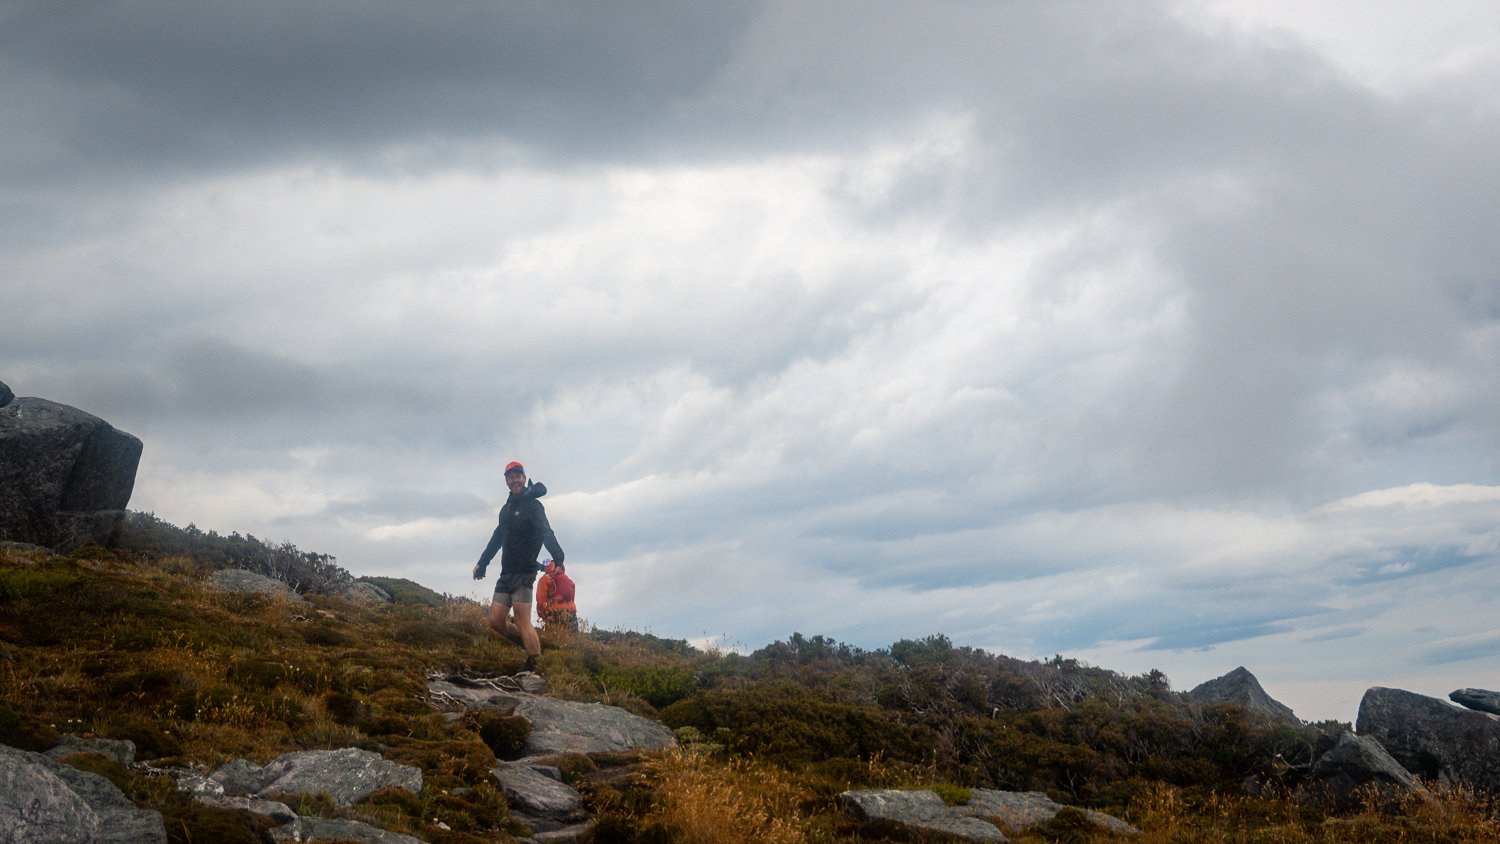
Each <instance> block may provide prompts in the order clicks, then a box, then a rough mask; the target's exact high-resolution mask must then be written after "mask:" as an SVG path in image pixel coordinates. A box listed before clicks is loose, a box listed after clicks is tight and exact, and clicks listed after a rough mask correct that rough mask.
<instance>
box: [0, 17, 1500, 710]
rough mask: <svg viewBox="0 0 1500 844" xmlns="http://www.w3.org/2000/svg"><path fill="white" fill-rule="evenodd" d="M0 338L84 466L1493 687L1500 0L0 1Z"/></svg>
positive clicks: (275, 504) (624, 624)
mask: <svg viewBox="0 0 1500 844" xmlns="http://www.w3.org/2000/svg"><path fill="white" fill-rule="evenodd" d="M0 132H3V137H4V138H5V139H6V140H5V143H4V144H0V325H3V328H0V381H3V382H4V383H6V384H8V385H9V386H10V387H11V388H12V389H13V390H14V391H15V392H16V394H17V395H21V396H39V397H43V398H48V399H52V400H54V401H60V402H64V403H67V404H71V405H74V406H76V407H80V408H82V409H84V410H87V411H89V412H90V413H93V414H95V415H98V416H100V417H102V418H104V419H106V420H108V421H109V422H111V423H112V424H114V425H115V426H116V427H118V428H120V429H122V430H125V431H128V432H130V433H132V434H134V435H136V436H138V437H140V438H141V439H142V441H143V442H144V444H145V450H144V453H143V456H142V458H141V463H140V468H139V471H138V474H137V479H136V485H135V491H134V495H133V497H132V499H131V502H130V507H131V509H134V510H139V511H144V512H151V513H155V514H156V515H157V516H159V517H160V518H163V519H165V520H167V521H169V522H172V523H173V524H177V525H179V526H186V525H188V524H195V525H197V526H198V527H199V528H202V529H204V530H217V531H219V532H221V533H230V532H239V533H246V534H251V535H254V536H257V537H260V538H263V539H267V540H270V541H274V542H278V543H279V542H291V543H293V544H295V545H297V546H298V547H299V548H301V549H303V550H308V551H316V552H320V553H327V554H331V555H333V556H335V557H336V558H337V559H338V562H339V564H340V565H341V566H343V567H344V568H346V569H348V570H349V571H351V572H352V573H354V574H356V575H365V576H369V575H380V576H389V577H404V578H409V579H411V580H415V581H417V582H419V583H421V584H423V585H426V586H428V587H430V588H433V589H436V590H439V591H442V592H446V593H449V594H454V595H467V596H472V597H474V598H478V599H487V597H488V594H489V589H490V588H491V586H492V581H488V580H487V581H485V582H482V583H480V582H476V581H474V580H473V579H472V577H471V574H470V570H471V567H472V566H473V564H474V562H475V560H476V559H477V558H478V556H479V553H480V551H481V550H482V549H483V547H484V545H485V542H486V541H487V539H488V537H489V534H490V531H491V530H492V529H493V526H494V522H495V515H496V511H497V509H498V507H499V506H500V504H501V503H502V502H503V500H504V496H505V488H504V484H503V480H502V477H501V472H502V470H503V467H504V466H505V464H506V463H508V462H509V461H511V460H519V461H521V462H523V463H524V464H526V466H527V467H528V469H529V472H530V475H531V477H532V479H533V480H536V481H540V482H542V483H544V484H546V486H547V487H548V489H549V494H548V495H547V496H546V497H545V498H544V499H543V502H544V503H545V505H546V507H547V513H548V515H549V517H550V519H551V521H552V524H553V527H554V528H555V529H556V532H557V536H558V539H559V540H560V542H561V544H562V546H563V548H564V549H565V551H566V553H567V561H568V565H569V573H570V574H571V575H572V576H573V577H574V579H575V580H576V581H577V583H578V591H579V606H580V614H581V615H582V616H583V617H584V618H585V619H587V620H588V622H589V623H591V624H593V625H594V626H596V627H600V628H605V629H617V628H623V629H631V630H642V631H649V632H651V633H654V634H656V635H658V636H664V637H670V638H683V639H688V640H690V641H693V642H695V643H699V644H703V645H705V646H713V647H718V648H722V649H733V650H741V651H744V650H751V649H755V648H759V647H762V646H764V645H765V644H768V643H770V642H772V641H775V640H778V639H785V638H787V637H788V636H790V635H791V634H792V633H793V632H800V633H803V634H804V635H807V636H812V635H824V636H828V637H831V638H833V639H836V640H838V641H841V642H847V643H849V644H853V645H856V646H859V647H862V648H867V649H875V648H883V647H889V646H890V645H891V644H892V643H894V642H896V641H899V640H902V639H915V638H922V637H926V636H929V635H932V634H938V633H941V634H943V635H946V636H947V637H949V639H951V640H952V641H953V642H954V643H955V644H958V645H966V646H970V647H976V648H983V649H985V650H988V651H992V652H994V653H1001V654H1006V655H1010V656H1015V657H1020V658H1046V657H1050V656H1052V655H1055V654H1061V655H1064V656H1068V657H1072V658H1076V659H1080V660H1082V661H1085V662H1088V663H1090V664H1093V665H1098V666H1101V667H1104V668H1109V669H1112V670H1115V671H1119V672H1121V673H1124V674H1140V673H1144V672H1147V671H1149V670H1152V669H1158V670H1161V671H1164V672H1165V673H1166V674H1167V676H1168V678H1169V679H1170V681H1171V683H1172V685H1173V687H1174V688H1177V689H1181V690H1186V689H1189V688H1192V687H1193V686H1195V685H1197V684H1199V683H1201V682H1204V681H1206V680H1209V679H1211V678H1214V677H1217V676H1220V675H1222V674H1225V673H1227V672H1229V671H1230V670H1232V669H1234V668H1235V667H1236V666H1240V665H1243V666H1245V667H1246V668H1248V669H1250V670H1251V672H1252V673H1254V674H1255V675H1256V676H1257V677H1258V678H1259V679H1260V681H1261V684H1262V685H1263V686H1264V687H1265V688H1266V690H1267V691H1268V692H1269V693H1270V694H1271V695H1272V696H1273V697H1275V698H1276V699H1278V700H1280V701H1282V702H1283V703H1286V704H1287V705H1289V706H1291V707H1292V708H1293V709H1294V710H1295V711H1296V712H1297V714H1298V715H1299V716H1300V717H1302V718H1304V719H1307V720H1322V719H1329V718H1334V719H1339V720H1346V721H1352V720H1354V718H1355V716H1356V712H1357V707H1358V704H1359V699H1360V696H1361V695H1362V694H1363V692H1364V690H1365V689H1367V688H1369V687H1371V686H1391V687H1397V688H1404V689H1408V690H1411V691H1416V692H1419V693H1423V694H1430V695H1433V696H1436V697H1446V696H1447V693H1448V692H1449V691H1452V690H1454V689H1457V688H1461V687H1479V688H1491V689H1495V688H1500V655H1497V654H1500V627H1497V625H1496V623H1495V620H1494V619H1495V617H1496V616H1495V613H1494V610H1493V601H1494V599H1495V597H1496V594H1497V592H1500V566H1497V565H1496V563H1497V561H1500V387H1497V379H1496V377H1495V371H1496V367H1495V363H1496V361H1497V360H1500V269H1497V268H1500V211H1497V204H1496V201H1495V198H1496V197H1497V196H1500V156H1496V155H1495V150H1496V149H1500V5H1496V4H1494V3H1492V2H1488V0H1484V1H1483V2H1477V1H1476V2H1465V0H1441V2H1433V3H1422V4H1415V3H1406V2H1373V1H1372V0H1361V2H1352V0H1350V1H1349V2H1344V0H1324V2H1317V0H1313V2H1308V1H1307V0H1298V2H1291V0H1276V2H1267V0H1234V1H1233V2H1231V1H1230V0H1217V1H1216V2H1209V1H1208V0H1202V1H1201V2H1188V0H1181V2H1170V1H1167V0H1163V2H1152V1H1151V0H1142V2H1134V3H1116V2H1105V0H1099V1H1098V2H1088V0H1076V2H1040V1H1039V0H1038V1H1037V2H999V0H996V2H978V0H972V1H966V2H945V1H944V0H935V1H934V0H924V2H878V0H877V1H873V2H861V3H853V2H832V1H831V0H815V2H791V0H788V1H787V2H720V3H712V4H706V3H699V2H696V0H681V2H673V1H672V0H648V2H640V3H631V4H620V3H609V2H596V3H554V2H540V0H530V1H529V2H521V1H519V0H518V2H489V1H488V0H444V2H436V3H421V4H412V3H407V2H398V0H363V1H362V2H327V3H317V4H306V3H300V2H286V0H263V2H257V3H252V4H245V3H223V2H212V0H210V1H209V2H199V3H193V4H187V5H184V4H181V3H174V2H165V0H136V2H129V3H124V2H101V3H89V4H83V3H72V2H56V0H5V2H3V3H0Z"/></svg>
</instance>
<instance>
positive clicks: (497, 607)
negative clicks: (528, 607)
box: [490, 601, 530, 653]
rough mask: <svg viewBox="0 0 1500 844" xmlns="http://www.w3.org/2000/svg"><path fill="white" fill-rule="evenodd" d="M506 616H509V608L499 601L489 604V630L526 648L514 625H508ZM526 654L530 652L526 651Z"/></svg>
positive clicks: (508, 620)
mask: <svg viewBox="0 0 1500 844" xmlns="http://www.w3.org/2000/svg"><path fill="white" fill-rule="evenodd" d="M508 615H510V607H507V606H506V605H504V604H502V603H500V602H499V601H495V602H494V603H492V604H490V629H491V630H493V631H495V632H496V633H499V634H500V635H501V636H504V637H505V638H507V639H509V640H511V641H512V642H514V643H516V644H517V645H519V646H520V647H522V648H524V647H526V640H525V638H524V637H523V636H522V634H521V631H520V630H518V629H517V628H516V626H515V625H514V624H511V623H510V619H509V618H507V616H508ZM527 653H530V651H527Z"/></svg>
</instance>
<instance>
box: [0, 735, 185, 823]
mask: <svg viewBox="0 0 1500 844" xmlns="http://www.w3.org/2000/svg"><path fill="white" fill-rule="evenodd" d="M166 840H167V831H166V827H165V826H164V825H163V824H162V819H161V814H160V813H159V812H154V811H151V810H149V809H140V808H137V807H136V805H135V803H133V802H131V800H130V798H128V797H126V796H125V794H124V793H123V792H121V791H120V789H119V788H117V787H116V786H115V784H114V783H112V782H110V781H109V780H107V779H105V778H104V777H101V776H99V775H98V774H91V773H89V772H87V771H80V770H77V769H75V768H71V767H69V766H67V765H64V764H62V763H60V762H57V761H54V760H52V759H49V758H47V757H46V756H43V755H42V754H40V753H31V752H28V751H25V750H17V749H15V748H12V747H6V746H4V745H0V841H5V842H9V844H33V842H35V844H57V842H64V841H67V842H74V841H76V842H87V844H158V842H159V843H160V844H165V842H166Z"/></svg>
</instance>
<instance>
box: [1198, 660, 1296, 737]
mask: <svg viewBox="0 0 1500 844" xmlns="http://www.w3.org/2000/svg"><path fill="white" fill-rule="evenodd" d="M1187 697H1188V700H1191V701H1193V702H1194V703H1237V704H1239V705H1240V706H1243V707H1245V708H1246V709H1248V710H1250V711H1251V712H1254V713H1256V714H1257V715H1261V716H1264V717H1266V718H1269V719H1271V720H1273V721H1280V722H1284V723H1287V724H1301V723H1302V722H1301V721H1300V720H1298V718H1297V715H1296V714H1295V713H1293V712H1292V710H1291V707H1288V706H1287V705H1286V704H1284V703H1281V702H1280V701H1278V700H1276V699H1275V698H1273V697H1271V696H1270V695H1268V694H1266V690H1265V689H1263V688H1261V686H1260V681H1259V680H1257V679H1255V675H1254V674H1251V673H1250V672H1249V671H1248V670H1247V669H1246V668H1245V667H1244V666H1243V665H1242V666H1240V667H1239V668H1236V669H1234V670H1233V671H1231V672H1229V673H1228V674H1225V675H1224V676H1223V677H1217V678H1215V679H1213V680H1209V681H1208V682H1205V683H1201V684H1199V685H1197V686H1195V687H1194V688H1193V690H1192V691H1190V692H1188V693H1187Z"/></svg>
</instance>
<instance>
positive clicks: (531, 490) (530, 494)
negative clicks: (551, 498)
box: [521, 481, 547, 498]
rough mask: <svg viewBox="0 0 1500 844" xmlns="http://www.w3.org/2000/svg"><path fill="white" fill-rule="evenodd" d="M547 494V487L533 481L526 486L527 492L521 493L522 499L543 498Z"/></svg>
mask: <svg viewBox="0 0 1500 844" xmlns="http://www.w3.org/2000/svg"><path fill="white" fill-rule="evenodd" d="M546 494H547V485H546V484H544V483H540V482H538V481H532V482H531V483H529V484H527V485H526V491H525V492H523V493H521V497H522V498H541V497H542V496H544V495H546Z"/></svg>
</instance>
